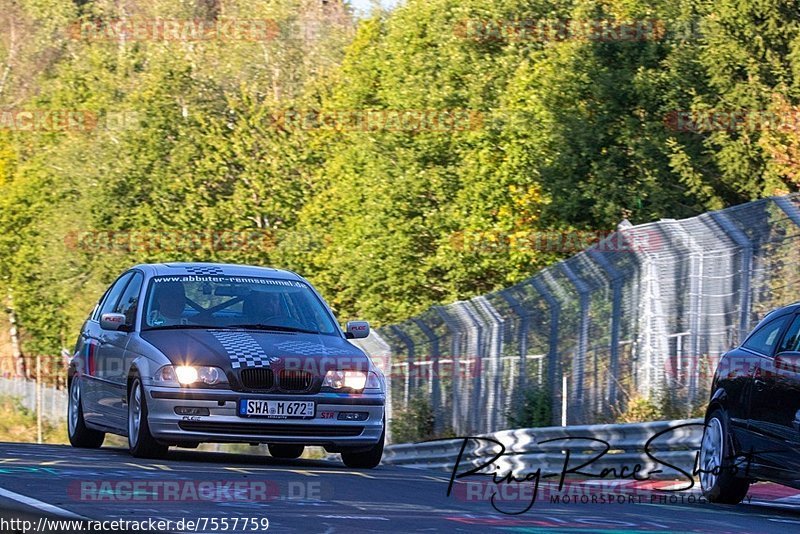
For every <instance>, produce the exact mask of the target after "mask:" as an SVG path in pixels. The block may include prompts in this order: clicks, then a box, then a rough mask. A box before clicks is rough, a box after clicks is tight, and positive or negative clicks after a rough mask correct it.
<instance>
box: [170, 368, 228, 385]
mask: <svg viewBox="0 0 800 534" xmlns="http://www.w3.org/2000/svg"><path fill="white" fill-rule="evenodd" d="M154 378H155V382H156V384H158V385H164V386H189V385H207V386H216V385H218V384H225V383H227V382H228V379H227V377H226V376H225V373H224V372H222V369H220V368H219V367H210V366H205V365H177V366H176V365H165V366H164V367H162V368H161V369H159V370H158V371H156V375H155V377H154Z"/></svg>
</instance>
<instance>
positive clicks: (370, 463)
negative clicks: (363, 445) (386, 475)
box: [342, 428, 386, 469]
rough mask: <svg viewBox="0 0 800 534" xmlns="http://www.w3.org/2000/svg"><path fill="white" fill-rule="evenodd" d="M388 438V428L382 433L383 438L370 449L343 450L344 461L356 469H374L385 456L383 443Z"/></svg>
mask: <svg viewBox="0 0 800 534" xmlns="http://www.w3.org/2000/svg"><path fill="white" fill-rule="evenodd" d="M385 438H386V429H385V428H384V430H383V432H382V433H381V439H380V441H378V443H376V444H375V445H373V446H372V447H371V448H370V449H368V450H366V451H362V452H342V461H343V462H344V465H346V466H347V467H353V468H356V469H372V468H374V467H378V464H380V463H381V458H382V457H383V443H384V441H385Z"/></svg>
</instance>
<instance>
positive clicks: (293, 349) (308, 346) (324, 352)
mask: <svg viewBox="0 0 800 534" xmlns="http://www.w3.org/2000/svg"><path fill="white" fill-rule="evenodd" d="M275 346H276V347H277V348H278V349H280V350H281V353H283V352H286V353H289V354H302V355H303V356H343V355H347V354H352V352H349V351H347V350H344V349H332V348H330V347H326V346H325V345H322V344H320V343H310V342H308V341H285V342H283V343H279V344H277V345H275Z"/></svg>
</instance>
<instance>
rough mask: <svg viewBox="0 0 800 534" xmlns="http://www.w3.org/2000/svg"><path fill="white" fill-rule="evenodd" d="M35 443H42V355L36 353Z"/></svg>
mask: <svg viewBox="0 0 800 534" xmlns="http://www.w3.org/2000/svg"><path fill="white" fill-rule="evenodd" d="M36 443H42V357H41V355H39V354H37V355H36Z"/></svg>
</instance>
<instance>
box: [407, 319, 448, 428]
mask: <svg viewBox="0 0 800 534" xmlns="http://www.w3.org/2000/svg"><path fill="white" fill-rule="evenodd" d="M413 321H414V324H416V325H417V326H418V327H419V329H420V330H422V333H423V334H425V337H427V338H428V340H429V341H430V345H431V354H430V357H431V360H432V361H431V372H430V375H431V410H432V411H433V432H434V434H436V435H437V436H438V435H441V432H442V430H443V425H442V392H441V389H440V388H441V385H440V383H439V355H440V352H439V338H438V337H436V334H435V333H434V332H433V330H431V328H430V327H429V326H428V325H427V324H425V321H423V320H422V319H414V320H413Z"/></svg>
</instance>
